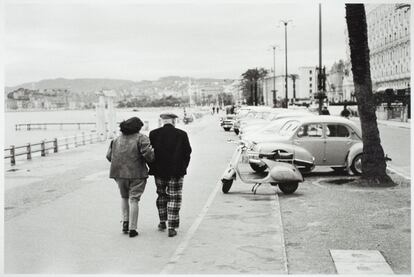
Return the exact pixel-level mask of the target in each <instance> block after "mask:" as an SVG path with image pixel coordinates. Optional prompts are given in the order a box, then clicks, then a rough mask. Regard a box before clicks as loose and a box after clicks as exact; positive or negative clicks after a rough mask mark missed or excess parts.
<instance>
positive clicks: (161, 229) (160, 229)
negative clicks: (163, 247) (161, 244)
mask: <svg viewBox="0 0 414 277" xmlns="http://www.w3.org/2000/svg"><path fill="white" fill-rule="evenodd" d="M165 229H167V224H165V222H160V224H158V231H165Z"/></svg>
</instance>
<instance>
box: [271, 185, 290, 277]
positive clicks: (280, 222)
mask: <svg viewBox="0 0 414 277" xmlns="http://www.w3.org/2000/svg"><path fill="white" fill-rule="evenodd" d="M274 197H275V202H276V205H275V208H274V209H275V210H276V212H277V213H279V217H278V220H279V222H278V223H279V226H280V238H281V240H282V252H283V269H284V270H285V272H284V273H283V274H289V269H288V262H287V254H286V241H285V235H284V230H283V220H282V212H281V209H280V203H279V196H278V195H277V193H275V194H274Z"/></svg>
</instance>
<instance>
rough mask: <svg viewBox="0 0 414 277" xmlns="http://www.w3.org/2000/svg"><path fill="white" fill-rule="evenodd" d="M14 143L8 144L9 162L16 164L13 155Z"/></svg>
mask: <svg viewBox="0 0 414 277" xmlns="http://www.w3.org/2000/svg"><path fill="white" fill-rule="evenodd" d="M14 154H15V151H14V145H10V164H11V165H15V164H16V157H15V155H14Z"/></svg>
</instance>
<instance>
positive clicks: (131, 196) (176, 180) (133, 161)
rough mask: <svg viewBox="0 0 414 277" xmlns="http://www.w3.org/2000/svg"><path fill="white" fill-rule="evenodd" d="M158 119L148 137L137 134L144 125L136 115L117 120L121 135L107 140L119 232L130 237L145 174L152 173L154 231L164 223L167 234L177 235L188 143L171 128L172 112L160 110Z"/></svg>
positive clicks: (144, 181) (145, 180)
mask: <svg viewBox="0 0 414 277" xmlns="http://www.w3.org/2000/svg"><path fill="white" fill-rule="evenodd" d="M160 118H161V120H162V124H163V126H162V127H160V128H158V129H155V130H152V131H151V132H150V134H149V138H148V137H147V136H146V135H144V134H141V133H140V130H141V128H142V126H143V125H144V124H143V123H142V121H141V120H140V119H139V118H138V117H132V118H130V119H128V120H126V121H123V122H121V124H120V129H121V135H120V136H118V137H117V138H115V139H113V140H112V141H111V145H110V147H109V149H108V152H107V155H106V158H107V159H108V160H109V161H110V162H111V167H110V175H109V177H110V178H113V179H115V181H116V183H117V184H118V187H119V191H120V193H121V198H122V200H121V211H122V221H123V222H122V231H123V232H124V233H125V234H128V233H129V236H130V237H135V236H137V235H138V232H137V222H138V211H139V205H138V203H139V201H140V198H141V195H142V193H143V192H144V190H145V186H146V183H147V178H148V175H154V179H155V184H156V187H157V195H158V197H157V200H156V205H157V209H158V215H159V219H160V223H159V224H158V230H160V231H164V230H166V229H167V222H168V236H169V237H174V236H175V235H177V231H176V230H175V229H176V228H178V227H179V223H180V218H179V211H180V207H181V200H182V187H183V180H184V175H186V174H187V167H188V164H189V162H190V154H191V146H190V142H189V140H188V136H187V133H186V132H184V131H183V130H180V129H178V128H175V122H176V118H177V116H176V115H175V114H172V113H164V114H161V115H160ZM147 165H148V166H149V171H148V168H147Z"/></svg>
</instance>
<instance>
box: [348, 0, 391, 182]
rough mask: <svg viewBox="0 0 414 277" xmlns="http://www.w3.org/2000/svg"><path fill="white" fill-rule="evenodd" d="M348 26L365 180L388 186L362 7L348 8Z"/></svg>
mask: <svg viewBox="0 0 414 277" xmlns="http://www.w3.org/2000/svg"><path fill="white" fill-rule="evenodd" d="M346 23H347V26H348V34H349V47H350V50H351V63H352V74H353V79H354V86H355V96H356V99H357V102H358V112H359V117H360V121H361V130H362V142H363V155H362V178H364V179H367V180H369V181H373V182H384V181H385V182H389V181H390V178H389V176H388V175H387V174H386V166H387V165H386V162H385V157H384V150H383V149H382V146H381V140H380V135H379V130H378V125H377V116H376V114H375V110H376V105H375V99H374V95H373V93H372V82H371V72H370V62H369V48H368V37H367V22H366V15H365V7H364V5H363V4H346Z"/></svg>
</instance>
